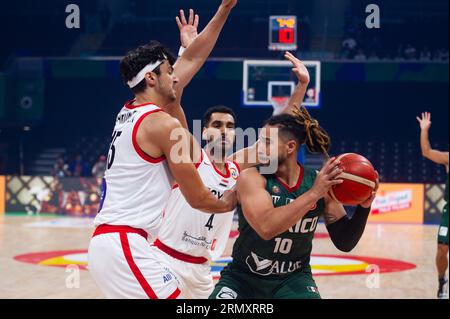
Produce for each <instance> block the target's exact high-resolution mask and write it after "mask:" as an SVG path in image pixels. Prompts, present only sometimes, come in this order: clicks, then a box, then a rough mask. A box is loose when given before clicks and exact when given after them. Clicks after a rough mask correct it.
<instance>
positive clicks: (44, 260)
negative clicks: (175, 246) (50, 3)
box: [14, 250, 416, 280]
mask: <svg viewBox="0 0 450 319" xmlns="http://www.w3.org/2000/svg"><path fill="white" fill-rule="evenodd" d="M14 259H15V260H16V261H19V262H23V263H28V264H34V265H40V266H51V267H64V268H65V267H67V266H69V265H77V266H78V267H80V269H82V270H86V269H87V268H88V265H87V250H63V251H49V252H39V253H32V254H25V255H19V256H16V257H14ZM257 260H258V267H259V268H260V270H263V271H264V270H267V269H270V268H271V267H272V266H271V262H272V261H269V260H266V259H262V258H258V259H257ZM231 261H232V258H231V257H224V258H222V259H220V260H217V261H214V262H211V274H212V275H213V277H214V279H219V278H220V272H221V271H222V270H223V269H224V268H225V267H226V266H227V265H228V264H229V263H230V262H231ZM255 264H256V262H255ZM310 264H311V268H312V273H313V275H314V276H336V275H364V274H368V272H367V271H366V269H368V266H369V265H377V266H378V267H379V269H380V273H391V272H399V271H406V270H411V269H414V268H416V265H414V264H411V263H408V262H403V261H399V260H393V259H384V258H375V257H363V256H348V255H345V256H342V255H312V256H311V262H310ZM172 279H175V280H176V278H175V276H174V275H173V274H172Z"/></svg>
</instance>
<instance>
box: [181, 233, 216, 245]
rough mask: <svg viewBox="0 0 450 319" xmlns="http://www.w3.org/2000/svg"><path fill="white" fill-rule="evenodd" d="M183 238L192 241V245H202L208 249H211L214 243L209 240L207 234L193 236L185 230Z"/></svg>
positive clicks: (188, 241)
mask: <svg viewBox="0 0 450 319" xmlns="http://www.w3.org/2000/svg"><path fill="white" fill-rule="evenodd" d="M181 240H182V241H184V242H187V243H190V244H191V245H194V246H200V247H203V248H205V249H208V250H209V249H211V245H212V241H208V239H207V238H206V237H205V236H200V237H195V236H191V235H190V234H189V233H188V232H187V231H184V233H183V236H182V237H181Z"/></svg>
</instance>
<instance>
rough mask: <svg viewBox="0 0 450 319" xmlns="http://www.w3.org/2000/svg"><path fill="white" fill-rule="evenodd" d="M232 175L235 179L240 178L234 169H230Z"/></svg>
mask: <svg viewBox="0 0 450 319" xmlns="http://www.w3.org/2000/svg"><path fill="white" fill-rule="evenodd" d="M230 174H231V177H232V178H233V179H238V177H239V173H238V171H237V170H236V169H235V168H234V167H231V168H230Z"/></svg>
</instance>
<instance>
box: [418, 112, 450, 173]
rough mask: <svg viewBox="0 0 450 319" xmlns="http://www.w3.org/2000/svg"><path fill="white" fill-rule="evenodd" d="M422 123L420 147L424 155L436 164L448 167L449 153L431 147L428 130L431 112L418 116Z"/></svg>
mask: <svg viewBox="0 0 450 319" xmlns="http://www.w3.org/2000/svg"><path fill="white" fill-rule="evenodd" d="M417 121H418V122H419V124H420V147H421V149H422V155H423V156H424V157H426V158H428V159H429V160H431V161H433V162H435V163H436V164H442V165H445V166H447V167H448V165H449V153H448V152H441V151H437V150H434V149H432V148H431V145H430V140H429V137H428V132H429V131H430V128H431V113H428V112H425V113H422V117H421V118H420V117H417Z"/></svg>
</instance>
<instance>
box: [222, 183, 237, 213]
mask: <svg viewBox="0 0 450 319" xmlns="http://www.w3.org/2000/svg"><path fill="white" fill-rule="evenodd" d="M222 201H223V202H225V203H226V204H227V205H228V207H229V208H230V209H229V211H232V210H234V209H235V208H236V206H237V192H236V187H233V188H232V189H230V190H227V191H225V193H224V194H223V196H222Z"/></svg>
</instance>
